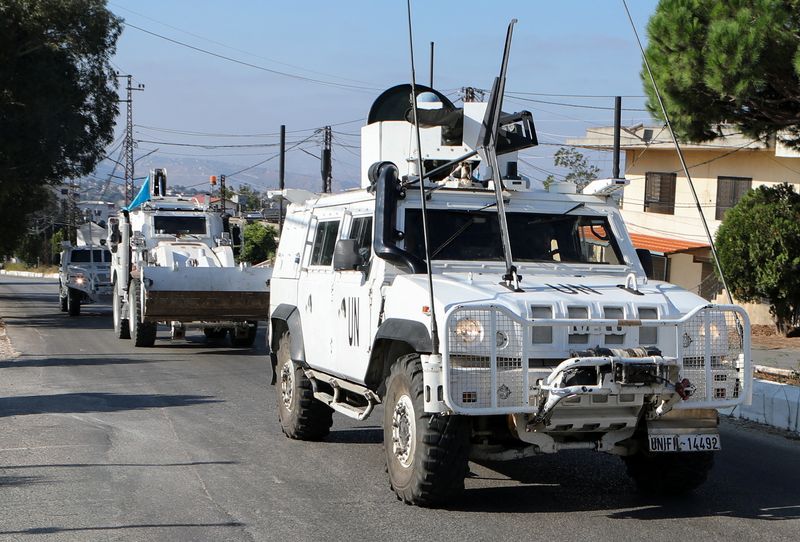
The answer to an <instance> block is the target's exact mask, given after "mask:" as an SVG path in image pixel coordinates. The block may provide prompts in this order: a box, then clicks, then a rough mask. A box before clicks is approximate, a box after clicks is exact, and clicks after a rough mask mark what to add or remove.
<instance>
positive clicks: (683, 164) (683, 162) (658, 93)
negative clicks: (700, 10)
mask: <svg viewBox="0 0 800 542" xmlns="http://www.w3.org/2000/svg"><path fill="white" fill-rule="evenodd" d="M622 5H623V6H624V7H625V13H627V14H628V20H629V21H630V23H631V28H632V29H633V34H634V35H635V36H636V43H638V44H639V50H640V51H641V52H642V60H643V61H644V66H645V68H647V75H649V76H650V82H651V83H652V84H653V91H655V93H656V98H658V105H659V106H661V114H662V115H664V122H666V123H667V128H668V129H669V135H670V136H672V143H673V144H674V145H675V150H676V151H677V152H678V159H679V160H680V162H681V167H682V168H683V173H684V174H685V175H686V180H687V181H689V188H690V189H691V191H692V197H693V198H694V203H695V205H696V206H697V213H698V214H699V215H700V222H702V223H703V229H704V230H705V232H706V237H707V238H708V244H709V245H710V246H711V254H712V255H713V256H714V264H715V265H716V266H717V272H719V278H720V280H721V281H722V287H723V288H725V292H726V293H727V294H728V301H729V302H730V304H731V305H733V294H731V291H730V290H729V289H728V284H727V282H726V281H725V275H724V274H723V273H722V266H721V265H720V263H719V255H718V254H717V247H716V246H715V245H714V238H713V237H712V236H711V230H709V229H708V222H707V221H706V217H705V215H704V214H703V208H702V207H701V206H700V199H699V198H698V197H697V190H695V188H694V181H692V176H691V175H690V174H689V168H688V166H687V165H686V159H685V158H684V157H683V151H682V150H681V146H680V143H678V138H677V137H676V136H675V131H674V130H673V129H672V123H671V122H670V120H669V115H668V114H667V108H666V107H665V106H664V100H663V98H662V97H661V91H659V90H658V85H657V84H656V78H655V77H653V71H652V70H651V69H650V62H648V61H647V55H646V54H645V52H644V47H643V46H642V40H640V39H639V33H638V32H637V31H636V25H635V24H634V23H633V17H631V12H630V10H629V9H628V3H627V2H626V1H625V0H622Z"/></svg>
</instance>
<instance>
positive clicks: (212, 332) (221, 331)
mask: <svg viewBox="0 0 800 542" xmlns="http://www.w3.org/2000/svg"><path fill="white" fill-rule="evenodd" d="M203 334H204V335H205V336H206V339H224V338H225V336H226V335H227V334H228V330H227V329H225V328H224V327H204V328H203Z"/></svg>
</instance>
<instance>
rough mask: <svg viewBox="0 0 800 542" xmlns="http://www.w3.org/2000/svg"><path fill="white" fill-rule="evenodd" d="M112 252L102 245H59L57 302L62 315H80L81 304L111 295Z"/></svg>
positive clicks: (94, 301)
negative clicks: (60, 247) (60, 248)
mask: <svg viewBox="0 0 800 542" xmlns="http://www.w3.org/2000/svg"><path fill="white" fill-rule="evenodd" d="M110 267H111V253H110V252H109V250H108V249H107V248H106V247H105V246H103V245H95V244H88V245H77V246H73V245H72V243H70V242H69V241H64V242H63V243H62V251H61V253H60V254H59V268H58V301H59V306H60V308H61V311H62V312H66V313H68V314H69V315H70V316H78V315H80V313H81V305H88V304H91V303H97V302H98V301H101V300H102V299H103V298H105V299H108V298H109V297H110V296H111V282H110V272H111V271H110Z"/></svg>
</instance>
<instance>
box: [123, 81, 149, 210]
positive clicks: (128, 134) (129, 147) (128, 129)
mask: <svg viewBox="0 0 800 542" xmlns="http://www.w3.org/2000/svg"><path fill="white" fill-rule="evenodd" d="M117 77H118V78H119V77H125V78H127V80H128V84H127V86H126V87H125V90H127V91H128V97H127V99H126V100H119V102H120V103H126V104H128V107H127V119H126V122H125V205H128V204H129V203H130V202H131V200H132V199H133V146H134V145H133V91H134V90H144V85H143V84H141V83H137V84H136V86H135V87H134V86H133V76H132V75H121V74H119V73H118V74H117Z"/></svg>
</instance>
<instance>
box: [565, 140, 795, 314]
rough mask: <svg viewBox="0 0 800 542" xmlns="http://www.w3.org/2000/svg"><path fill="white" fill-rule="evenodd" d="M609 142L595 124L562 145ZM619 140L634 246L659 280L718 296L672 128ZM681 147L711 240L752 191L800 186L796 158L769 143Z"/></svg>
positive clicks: (607, 146) (762, 309) (753, 309)
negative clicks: (728, 214) (644, 251)
mask: <svg viewBox="0 0 800 542" xmlns="http://www.w3.org/2000/svg"><path fill="white" fill-rule="evenodd" d="M613 139H614V129H613V127H598V128H590V129H587V131H586V135H585V136H584V137H582V138H577V139H569V140H567V144H568V145H573V146H576V147H582V148H588V149H596V150H607V151H611V150H612V149H613ZM620 143H621V145H620V147H621V150H622V151H624V158H625V177H626V178H627V179H629V180H630V184H629V185H628V186H627V187H626V188H625V190H624V192H623V195H622V200H621V208H622V215H623V217H624V218H625V221H626V223H627V225H628V229H629V231H630V233H631V237H632V240H633V243H634V246H636V247H637V248H646V249H648V250H650V252H651V253H652V254H653V260H654V262H653V263H654V271H655V273H656V275H657V278H659V279H661V280H667V281H669V282H672V283H675V284H678V285H680V286H682V287H684V288H687V289H689V290H692V291H695V292H697V293H699V294H700V295H702V296H703V297H706V298H707V299H712V300H713V299H720V294H721V293H722V292H721V288H720V286H719V284H718V282H717V280H716V278H715V274H714V268H713V261H712V257H711V249H710V246H709V243H708V239H707V237H706V234H705V230H704V228H703V224H702V221H701V219H700V213H699V212H698V208H697V204H696V203H695V200H694V198H693V196H692V192H691V188H690V186H689V183H688V182H687V179H686V175H685V174H684V172H683V168H682V167H681V164H680V161H679V159H678V155H677V153H676V151H675V146H674V145H673V143H672V139H671V137H670V135H669V131H668V130H667V128H666V127H661V126H656V127H653V126H647V127H646V126H638V127H634V128H630V129H623V131H622V135H621V138H620ZM681 149H682V150H683V153H684V156H685V160H686V164H687V166H688V168H689V172H690V174H691V176H692V181H693V183H694V187H695V190H696V192H697V197H698V200H699V205H700V209H701V210H702V213H703V216H705V218H706V221H707V223H708V228H709V230H710V231H711V234H712V235H714V234H715V233H716V231H717V228H718V227H719V225H720V224H721V222H722V220H723V219H724V217H725V212H726V211H727V210H728V209H730V208H731V207H733V206H734V205H736V203H737V202H738V201H739V200H740V199H741V198H742V196H743V195H744V194H745V193H746V192H747V191H748V190H750V189H751V188H754V187H756V186H758V185H762V184H779V183H784V182H788V183H790V184H794V185H798V188H800V153H798V152H797V151H793V150H791V149H788V148H786V147H785V146H784V145H782V144H781V143H780V142H778V141H775V140H774V139H773V140H771V141H769V142H766V143H765V142H762V141H754V140H752V139H749V138H747V137H745V136H743V135H742V134H741V133H738V132H737V131H735V130H734V129H733V128H729V129H726V130H724V131H723V135H722V136H721V137H719V138H717V139H714V140H712V141H709V142H706V143H700V144H697V143H681ZM723 299H727V298H726V297H725V298H723ZM720 300H721V301H722V299H720ZM747 309H748V312H749V313H750V316H751V320H752V321H753V323H758V324H771V323H772V318H771V317H770V315H769V310H768V307H767V306H765V305H762V304H754V305H748V306H747Z"/></svg>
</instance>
